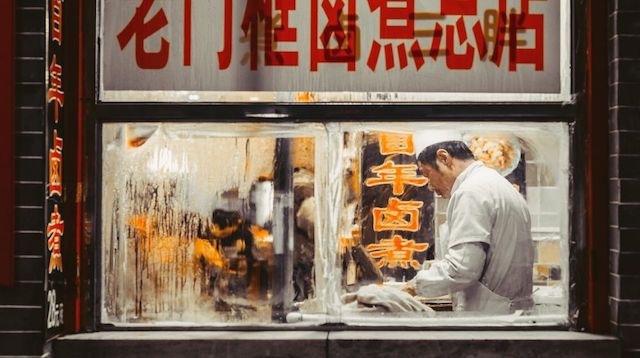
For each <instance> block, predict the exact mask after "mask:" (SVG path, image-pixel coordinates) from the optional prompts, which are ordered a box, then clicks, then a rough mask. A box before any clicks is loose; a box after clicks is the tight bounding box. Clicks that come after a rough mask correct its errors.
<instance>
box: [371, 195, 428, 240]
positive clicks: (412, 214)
mask: <svg viewBox="0 0 640 358" xmlns="http://www.w3.org/2000/svg"><path fill="white" fill-rule="evenodd" d="M422 205H424V203H423V202H421V201H401V200H399V199H397V198H389V202H388V206H387V207H386V208H373V210H372V212H373V230H374V231H385V230H403V231H413V232H415V231H418V230H419V229H420V221H419V218H420V210H418V209H420V208H421V207H422ZM407 216H408V218H407Z"/></svg>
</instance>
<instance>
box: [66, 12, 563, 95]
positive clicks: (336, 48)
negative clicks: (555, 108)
mask: <svg viewBox="0 0 640 358" xmlns="http://www.w3.org/2000/svg"><path fill="white" fill-rule="evenodd" d="M568 2H569V1H568V0H557V1H551V0H434V1H430V0H309V1H298V0H238V1H231V0H207V1H197V2H192V0H132V1H126V2H122V1H117V0H104V2H103V7H102V9H101V12H102V19H103V20H102V21H101V24H102V26H103V28H102V31H101V33H102V34H103V35H102V39H101V41H100V44H101V46H102V51H101V54H102V58H101V74H102V77H101V81H102V92H101V96H102V99H103V100H136V99H138V100H154V97H153V96H149V94H153V93H155V95H156V96H157V97H161V96H162V94H161V93H160V92H153V91H169V94H167V93H165V94H164V95H166V96H171V95H173V96H174V97H172V98H173V99H174V100H175V99H180V97H175V96H179V94H180V93H190V97H189V100H211V99H212V98H207V97H206V95H207V94H211V93H214V94H215V93H217V97H216V98H217V99H218V100H227V99H228V100H237V99H238V97H237V96H238V94H237V93H242V92H251V94H250V95H251V96H253V97H255V98H253V99H252V100H256V99H257V100H260V99H262V98H264V99H265V100H274V99H275V100H283V101H287V100H291V99H295V98H296V93H298V92H311V93H314V95H313V98H314V99H315V100H321V101H322V100H325V101H331V100H340V99H353V100H358V99H363V100H374V101H375V100H376V99H378V100H383V99H384V100H387V101H389V100H403V99H405V100H412V99H418V100H419V99H420V98H421V97H420V93H431V94H433V93H440V94H444V93H446V94H448V96H449V97H448V98H449V100H451V95H450V94H451V93H458V94H459V96H458V98H459V99H462V100H464V99H465V98H466V97H465V96H464V95H462V94H465V93H467V94H468V93H487V94H493V95H495V94H497V95H503V96H502V97H501V98H500V97H499V99H506V100H509V99H510V97H509V96H510V95H514V94H515V95H517V94H529V95H531V94H538V95H540V96H542V95H545V96H546V97H545V96H543V97H540V98H537V99H538V100H540V99H541V100H545V99H546V100H551V99H555V100H560V99H561V96H562V95H564V94H565V92H566V91H568V89H567V86H568V84H567V83H565V82H566V81H568V80H567V79H565V78H568V77H569V76H568V72H567V70H566V69H567V68H568V65H565V64H568V53H565V51H566V50H565V49H564V48H565V46H563V43H562V42H563V41H565V40H563V39H564V38H565V37H566V36H565V37H563V36H561V33H562V31H566V30H568V29H566V28H563V26H561V19H562V18H563V17H562V16H561V15H562V13H563V12H566V11H567V10H566V9H568ZM565 16H566V14H565ZM565 45H566V44H565ZM54 90H55V88H54ZM123 91H127V93H126V94H125V93H124V92H123ZM132 91H133V92H132ZM172 91H173V93H171V92H172ZM236 92H237V93H236ZM256 92H258V93H261V92H263V93H268V94H267V95H265V96H260V95H258V96H255V93H256ZM338 92H341V93H342V94H339V93H338ZM54 93H55V92H54ZM119 93H120V96H121V97H118V96H119ZM136 93H139V94H140V96H136ZM234 93H236V94H235V95H234ZM389 93H394V95H393V96H389V95H388V94H389ZM199 95H201V96H202V97H201V96H199ZM240 96H242V95H240ZM246 96H249V94H246ZM534 96H535V95H534ZM554 96H555V97H554ZM423 97H424V96H423ZM62 98H63V97H62ZM132 98H133V99H132ZM429 98H436V97H434V96H430V97H429ZM429 98H427V97H424V99H425V100H429ZM491 98H492V99H491V100H494V99H493V98H495V96H492V97H491ZM160 99H161V98H160ZM214 99H215V98H214Z"/></svg>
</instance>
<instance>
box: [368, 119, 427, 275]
mask: <svg viewBox="0 0 640 358" xmlns="http://www.w3.org/2000/svg"><path fill="white" fill-rule="evenodd" d="M366 142H367V145H366V146H365V148H364V152H363V156H364V160H363V166H364V168H363V172H364V173H365V178H364V179H365V180H364V183H363V196H362V207H363V209H364V210H363V213H364V215H365V218H364V220H363V222H364V227H363V235H362V237H363V243H364V244H367V245H366V248H367V251H368V252H369V254H370V255H371V257H372V258H373V259H374V260H376V264H377V266H378V267H380V268H381V269H382V271H383V272H384V273H385V274H386V275H390V276H394V277H395V278H396V279H398V280H407V279H410V278H412V277H413V275H414V274H415V270H419V269H420V264H421V261H424V259H425V258H426V251H427V249H428V248H429V246H430V245H429V242H430V241H431V240H430V233H429V226H430V225H431V224H430V222H431V221H430V220H429V218H430V217H431V215H428V214H427V213H428V211H429V209H430V210H432V209H433V208H432V207H431V205H432V203H433V195H432V194H431V193H430V192H429V191H428V190H427V179H426V178H425V177H423V176H422V175H420V174H419V173H418V166H417V163H416V160H415V149H414V145H413V135H412V134H411V133H393V132H381V133H369V134H367V137H366Z"/></svg>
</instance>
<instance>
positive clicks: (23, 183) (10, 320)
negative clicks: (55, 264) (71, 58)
mask: <svg viewBox="0 0 640 358" xmlns="http://www.w3.org/2000/svg"><path fill="white" fill-rule="evenodd" d="M44 21H45V1H44V0H16V33H17V35H16V52H15V55H16V58H15V61H16V63H15V65H16V123H15V130H16V133H15V135H16V137H15V143H16V147H15V161H14V165H15V169H16V175H15V200H16V203H15V205H16V208H15V215H16V222H15V255H16V256H15V257H16V262H15V264H16V267H15V278H16V282H15V285H14V286H12V287H2V288H0V356H2V355H27V356H28V355H38V356H40V355H41V354H42V352H43V343H44V338H43V329H44V324H45V313H44V297H45V295H44V282H43V280H44V272H45V268H44V256H43V255H44V252H45V251H44V250H45V238H44V232H43V230H44V195H45V173H44V172H45V166H44V165H45V162H44V160H45V159H44V155H45V153H46V152H45V142H44V141H45V137H44V120H45V119H44V104H45V84H44V79H45V73H44V71H45V58H44V54H45V51H44V50H45V33H44V30H45V24H44Z"/></svg>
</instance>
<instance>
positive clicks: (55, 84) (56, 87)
mask: <svg viewBox="0 0 640 358" xmlns="http://www.w3.org/2000/svg"><path fill="white" fill-rule="evenodd" d="M47 102H53V105H54V106H55V107H54V116H53V120H54V121H55V122H56V123H58V117H59V114H58V112H59V110H60V109H59V108H60V107H64V91H63V90H62V65H60V64H58V63H57V62H56V55H53V58H52V59H51V65H50V66H49V90H48V92H47Z"/></svg>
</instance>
